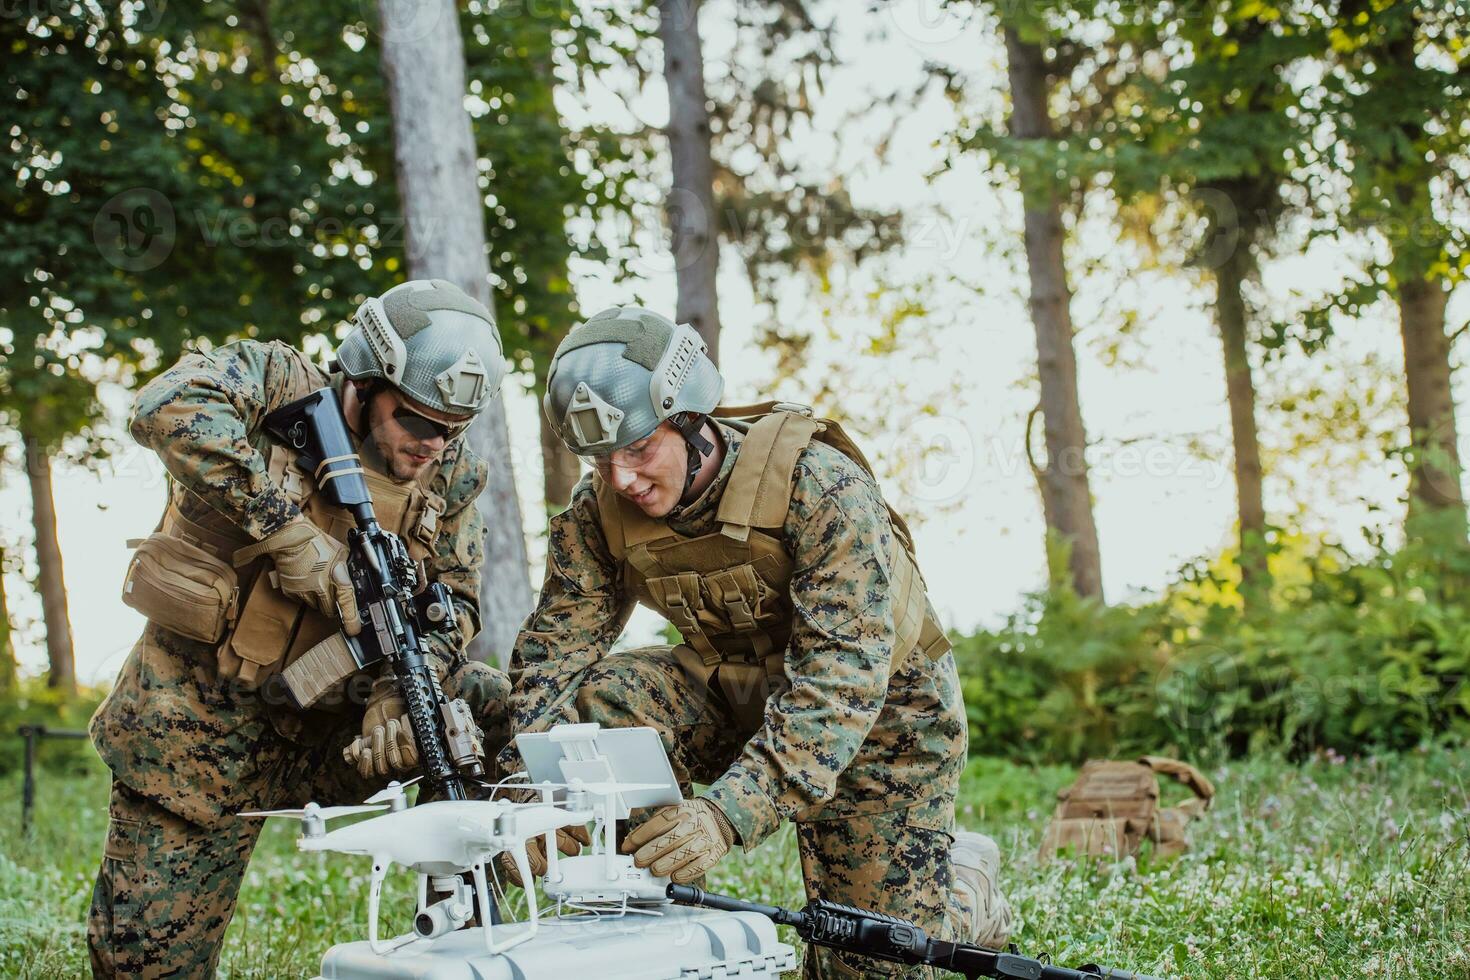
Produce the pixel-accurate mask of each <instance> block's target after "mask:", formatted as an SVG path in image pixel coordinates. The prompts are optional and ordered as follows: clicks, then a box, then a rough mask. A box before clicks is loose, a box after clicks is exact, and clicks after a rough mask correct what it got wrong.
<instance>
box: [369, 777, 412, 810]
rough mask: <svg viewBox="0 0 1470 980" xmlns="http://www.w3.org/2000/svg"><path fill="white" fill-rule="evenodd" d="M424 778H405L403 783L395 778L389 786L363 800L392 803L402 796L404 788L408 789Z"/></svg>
mask: <svg viewBox="0 0 1470 980" xmlns="http://www.w3.org/2000/svg"><path fill="white" fill-rule="evenodd" d="M423 778H424V777H423V776H415V777H413V778H412V779H405V780H404V781H403V782H401V783H400V782H399V781H398V780H396V779H395V780H393V782H391V783H389V784H388V785H387V786H384V787H383V788H382V789H380V790H378V791H377V792H376V793H374V794H373V795H372V796H369V797H368V798H367V799H366V800H363V802H364V803H391V802H393V801H394V800H396V799H398V798H399V797H400V796H402V795H403V791H404V790H406V789H408V788H409V787H410V786H412V785H413V784H414V783H416V782H418V781H419V780H420V779H423Z"/></svg>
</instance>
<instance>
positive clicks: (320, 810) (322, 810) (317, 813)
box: [240, 803, 388, 820]
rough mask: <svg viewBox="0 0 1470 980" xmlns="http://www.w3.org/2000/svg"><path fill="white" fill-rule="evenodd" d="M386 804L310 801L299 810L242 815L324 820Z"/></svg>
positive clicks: (258, 811)
mask: <svg viewBox="0 0 1470 980" xmlns="http://www.w3.org/2000/svg"><path fill="white" fill-rule="evenodd" d="M386 809H388V808H387V807H386V806H370V805H367V804H360V805H357V806H317V805H316V804H315V803H308V804H306V806H304V807H302V808H301V809H299V810H255V811H252V812H250V813H242V814H240V816H242V817H296V818H298V819H301V818H305V817H320V818H321V819H322V820H331V819H333V818H335V817H345V816H348V815H349V814H353V813H374V812H376V811H378V810H386Z"/></svg>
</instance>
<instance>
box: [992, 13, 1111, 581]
mask: <svg viewBox="0 0 1470 980" xmlns="http://www.w3.org/2000/svg"><path fill="white" fill-rule="evenodd" d="M1005 40H1006V53H1007V55H1008V58H1007V62H1008V65H1007V73H1008V75H1009V77H1010V86H1011V119H1010V131H1011V135H1012V136H1014V137H1016V138H1018V139H1050V138H1051V129H1052V126H1051V116H1050V112H1049V110H1048V108H1047V104H1046V102H1047V90H1048V81H1047V74H1046V64H1045V61H1044V60H1043V57H1042V52H1041V49H1040V47H1038V46H1037V45H1035V44H1029V43H1027V42H1025V41H1023V40H1021V38H1020V36H1019V35H1018V34H1017V33H1016V32H1015V30H1014V29H1011V28H1006V30H1005ZM1021 189H1022V191H1023V192H1025V193H1026V206H1025V207H1026V211H1025V225H1026V266H1027V273H1028V275H1029V277H1030V281H1031V300H1030V307H1031V321H1032V324H1033V325H1034V327H1035V329H1036V366H1037V371H1038V373H1039V375H1040V378H1041V414H1042V421H1043V426H1044V434H1045V438H1046V466H1045V467H1044V468H1043V469H1042V470H1041V486H1042V495H1043V498H1044V499H1043V511H1044V512H1045V513H1046V515H1047V523H1048V528H1047V530H1048V533H1049V534H1054V535H1055V536H1057V537H1058V538H1060V539H1061V540H1063V541H1065V542H1066V543H1067V544H1068V546H1069V553H1070V554H1069V564H1068V568H1067V569H1066V572H1067V575H1066V577H1067V579H1068V580H1069V581H1070V582H1071V583H1072V586H1073V588H1075V589H1076V590H1077V593H1078V594H1079V595H1083V596H1093V597H1096V598H1099V599H1100V598H1102V594H1103V590H1102V558H1101V554H1100V552H1099V550H1098V543H1097V525H1096V523H1095V522H1094V520H1093V516H1092V491H1091V488H1090V486H1089V484H1088V478H1087V459H1086V456H1085V452H1086V449H1087V432H1086V430H1085V429H1084V428H1083V425H1082V407H1081V404H1080V402H1079V400H1078V397H1077V354H1076V351H1075V350H1073V348H1072V312H1071V303H1072V292H1071V289H1070V288H1069V287H1068V285H1067V271H1066V264H1065V259H1064V256H1063V252H1062V244H1063V236H1064V232H1063V229H1062V216H1061V209H1060V207H1059V205H1058V202H1057V199H1056V196H1055V194H1054V193H1045V194H1037V193H1036V189H1035V188H1028V187H1025V186H1023V187H1022V188H1021ZM1050 554H1051V549H1048V555H1050ZM1059 571H1061V570H1060V569H1053V574H1054V575H1055V574H1056V573H1057V572H1059Z"/></svg>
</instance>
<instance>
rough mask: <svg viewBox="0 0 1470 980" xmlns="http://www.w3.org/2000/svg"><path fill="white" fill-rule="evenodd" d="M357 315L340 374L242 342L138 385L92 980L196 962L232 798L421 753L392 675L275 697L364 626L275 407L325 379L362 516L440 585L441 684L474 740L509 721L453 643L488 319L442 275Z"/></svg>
mask: <svg viewBox="0 0 1470 980" xmlns="http://www.w3.org/2000/svg"><path fill="white" fill-rule="evenodd" d="M354 321H355V330H354V331H353V332H352V333H351V334H350V335H349V336H348V337H347V339H346V340H344V341H343V343H342V346H341V348H340V350H339V351H338V365H339V371H337V372H335V373H332V374H327V373H324V372H323V371H321V370H320V369H319V368H318V367H316V365H315V364H314V363H313V362H312V361H311V360H310V359H309V358H307V357H306V355H304V354H302V353H301V352H299V351H297V350H295V349H293V348H291V347H288V346H286V345H285V344H281V343H272V344H263V343H257V342H254V341H248V340H247V341H241V342H239V343H236V344H230V345H228V346H225V347H221V348H219V349H218V350H216V351H214V352H213V353H209V354H190V355H188V356H186V357H184V358H183V359H182V360H180V361H179V363H178V364H176V365H174V366H173V367H172V368H170V369H169V370H168V371H165V372H164V373H163V374H161V375H160V376H159V377H157V378H156V379H154V380H153V381H152V382H150V383H149V384H148V385H146V386H145V387H144V388H143V389H142V391H140V392H139V394H138V401H137V405H136V408H135V410H134V414H133V421H132V433H133V437H134V438H135V439H137V440H138V441H139V442H140V443H142V444H143V445H145V446H148V447H149V448H150V449H153V450H154V451H155V452H157V453H158V454H159V456H160V457H161V458H162V460H163V463H164V466H165V467H166V468H167V469H168V473H169V477H170V478H171V479H170V483H171V486H170V493H169V502H168V507H167V509H166V510H165V512H164V515H163V519H162V521H161V522H160V524H159V529H158V531H156V532H155V533H154V534H153V535H152V536H151V537H149V538H148V539H146V540H145V541H144V542H143V544H142V545H141V546H140V547H139V549H138V552H137V555H136V557H135V558H134V560H133V562H132V565H131V567H130V568H129V573H128V580H127V585H126V586H125V590H126V592H125V595H124V598H125V600H127V601H128V602H129V604H130V605H133V606H134V607H135V608H137V609H139V610H140V611H141V612H143V613H144V614H145V615H146V616H147V617H148V619H149V622H148V625H147V627H146V628H145V630H144V632H143V636H142V638H141V639H139V641H138V643H137V645H136V646H134V647H133V650H132V652H131V653H130V654H129V656H128V658H127V661H126V662H125V663H124V664H123V667H122V670H121V672H120V673H119V675H118V679H117V684H116V686H115V687H114V688H113V691H112V693H111V694H110V695H109V696H108V698H107V700H106V701H105V702H103V704H102V706H101V708H99V709H98V711H97V715H96V717H94V718H93V719H92V739H93V742H94V744H95V745H96V747H97V751H98V752H99V753H100V754H101V756H102V759H103V761H104V762H106V763H107V765H108V767H109V768H111V770H112V776H113V782H112V799H111V806H110V816H111V821H110V824H109V827H108V832H107V842H106V850H105V853H104V858H103V862H102V868H101V871H100V872H99V874H98V877H97V884H96V887H95V889H94V891H93V896H92V908H91V914H90V917H89V922H88V929H87V937H88V943H89V946H90V948H91V953H92V967H93V972H94V973H95V974H96V975H98V976H129V977H156V976H171V977H197V976H207V975H210V974H212V973H213V971H214V968H215V964H216V963H217V961H218V958H219V949H220V942H221V940H222V939H223V937H224V932H225V927H226V925H228V923H229V921H230V917H231V915H232V914H233V912H234V907H235V897H236V894H237V892H238V891H239V887H240V880H241V878H242V877H243V875H244V872H245V866H246V863H247V862H248V861H249V858H250V852H251V850H252V848H253V847H254V846H255V840H256V837H257V835H258V834H259V832H260V826H261V822H260V821H259V820H252V819H238V818H237V817H236V814H238V813H240V812H241V811H245V810H259V809H268V808H274V807H290V806H300V805H302V804H304V803H306V802H308V801H310V800H313V799H316V800H323V801H327V802H335V803H340V802H355V801H358V800H361V799H362V798H363V797H364V796H365V795H367V794H369V793H371V792H372V791H373V789H375V788H377V787H379V786H381V785H382V784H383V783H385V782H386V777H387V776H388V775H389V774H390V773H392V772H393V771H394V770H397V769H409V768H412V767H414V766H415V765H416V764H417V760H416V757H415V746H414V744H413V738H412V734H411V729H410V728H409V726H408V721H407V718H406V716H405V715H404V704H403V700H402V698H401V697H399V696H398V694H397V687H396V684H394V683H393V682H392V680H391V678H389V679H387V680H385V679H383V678H381V677H379V678H378V679H377V680H376V681H375V680H374V678H373V676H371V675H358V676H357V677H355V678H352V679H351V680H350V681H349V682H348V685H347V687H348V689H349V690H351V689H353V688H355V689H356V690H357V692H358V693H357V694H356V695H355V699H354V697H341V696H337V697H335V698H333V697H328V698H325V699H324V701H335V703H336V707H335V708H332V709H324V708H320V707H318V708H314V709H312V710H308V711H302V710H299V709H298V708H297V707H296V706H295V704H294V703H293V701H292V698H291V697H289V696H288V695H287V692H286V690H285V684H284V680H283V676H282V671H284V670H287V669H288V668H291V667H292V666H293V664H295V663H297V662H300V663H302V664H304V665H306V666H308V667H312V669H313V670H315V669H316V667H315V665H316V663H317V662H318V661H316V660H315V659H313V658H311V657H308V658H306V659H305V660H302V659H301V658H302V655H303V654H305V653H306V652H307V651H310V650H312V649H313V648H314V647H316V645H317V644H318V643H320V642H322V641H329V640H331V638H333V637H336V636H338V635H339V631H340V630H345V631H347V632H349V633H355V632H357V631H358V629H360V623H359V617H358V611H357V604H356V600H355V597H354V595H353V591H352V587H351V582H350V580H349V579H348V576H347V569H346V547H345V545H344V544H343V542H344V541H345V539H346V532H347V529H348V528H349V527H351V526H352V520H351V518H350V516H349V515H347V514H346V512H344V511H341V510H339V509H338V508H336V507H333V506H331V505H329V504H327V503H326V502H325V500H324V499H323V498H322V496H321V495H319V494H317V493H316V492H315V491H316V485H315V483H314V482H313V474H312V473H309V472H302V471H301V469H299V468H298V467H297V466H296V465H295V454H294V453H293V452H291V451H290V450H289V449H288V448H287V447H285V446H282V445H279V444H277V443H274V442H272V441H271V440H270V439H268V438H267V436H266V434H265V432H264V430H263V427H262V420H263V418H264V417H265V415H266V414H267V413H268V412H270V411H272V410H273V409H276V408H278V407H280V406H282V405H285V404H288V403H290V402H292V401H295V400H296V399H298V398H302V397H304V396H305V395H307V394H309V393H311V392H312V391H314V390H316V389H318V388H321V387H323V386H325V385H328V384H330V385H333V386H334V387H336V389H337V391H338V395H339V397H340V398H341V400H342V405H343V414H344V416H345V417H346V420H347V422H348V426H349V428H350V429H351V430H352V432H353V435H354V439H356V440H360V446H359V452H360V455H361V458H362V461H363V463H364V466H365V467H366V474H365V476H366V479H367V481H368V485H369V488H370V490H371V493H372V497H373V505H374V509H375V510H376V512H377V516H378V519H379V521H380V523H381V524H382V525H383V527H384V528H385V529H387V530H389V531H393V532H395V533H397V534H399V535H400V536H401V537H402V538H403V539H404V542H405V544H406V546H407V548H408V550H409V553H410V555H411V556H412V557H413V558H414V559H416V560H419V561H421V562H422V563H423V567H424V569H425V572H426V575H427V578H428V579H429V580H431V581H438V582H442V583H444V584H445V585H446V586H448V588H449V589H450V590H451V592H452V593H453V595H454V601H455V603H456V607H457V608H456V613H457V615H458V623H459V627H458V630H457V632H455V633H454V634H452V635H445V634H439V635H431V636H430V637H429V643H430V645H431V650H430V653H431V659H432V660H434V661H435V662H436V667H438V668H439V670H440V673H441V678H442V679H443V680H444V683H445V687H446V693H447V694H448V695H449V696H450V697H451V698H453V697H462V698H464V699H465V700H466V701H467V702H469V706H470V709H471V711H472V712H473V714H474V716H475V718H476V719H477V721H478V723H479V725H480V726H481V727H482V728H484V729H485V734H486V741H487V744H488V747H489V749H490V751H491V753H492V754H493V753H494V752H496V751H498V750H499V748H500V746H501V744H503V742H504V740H505V739H506V738H507V737H508V728H507V723H506V717H505V711H506V708H505V702H506V698H507V697H508V694H509V686H510V685H509V682H508V680H507V679H506V677H505V675H504V674H502V673H500V672H499V671H492V670H491V669H489V668H487V667H485V666H483V665H481V664H474V663H470V662H468V661H467V660H466V658H465V656H464V652H463V651H464V646H465V644H466V643H468V641H469V639H470V638H471V637H472V636H473V635H474V634H475V632H476V631H477V629H478V624H479V613H478V608H479V581H480V566H481V564H482V562H483V558H484V555H483V553H482V550H481V548H482V540H483V531H482V525H481V522H480V518H479V516H478V515H477V513H476V511H475V506H474V499H475V497H476V496H477V495H478V494H479V492H480V490H481V489H482V488H483V487H484V485H485V475H486V469H485V464H484V463H483V462H482V461H480V460H479V459H477V458H476V457H475V456H474V455H473V454H472V453H471V452H470V450H469V448H468V447H467V446H466V445H465V441H464V440H463V439H462V438H460V435H461V434H462V433H463V431H464V430H465V428H466V427H467V426H468V425H469V423H470V421H471V420H472V419H473V418H474V417H475V415H476V414H477V413H478V412H479V411H480V410H481V409H482V408H483V407H484V406H485V404H486V403H487V402H488V401H489V399H490V398H491V397H493V395H494V394H495V392H496V390H497V389H498V387H499V383H500V378H501V376H502V374H503V372H504V368H503V364H502V360H501V351H500V340H499V336H498V334H497V332H496V328H495V322H494V320H493V318H492V317H491V315H490V313H489V311H488V310H486V309H485V308H484V307H483V306H482V305H481V304H479V303H477V302H475V301H474V300H473V299H471V298H470V297H469V296H467V295H466V294H465V293H464V292H462V291H461V290H459V289H458V288H456V287H455V286H453V285H452V284H450V283H448V282H444V281H441V280H432V281H423V280H420V281H414V282H409V283H404V284H403V285H401V286H398V287H395V288H394V289H392V290H389V291H388V292H387V293H385V294H384V295H383V296H382V297H381V298H374V299H369V300H368V301H367V302H365V303H363V305H362V306H361V307H360V308H359V310H358V312H357V315H356V316H355V317H354ZM327 648H328V647H318V648H317V649H318V650H321V649H327ZM350 671H351V664H350V663H349V664H348V665H347V672H348V673H350ZM312 679H313V681H314V682H318V683H320V684H321V685H322V686H323V687H327V686H329V685H330V682H333V681H337V680H340V679H341V677H340V675H334V676H331V677H328V676H324V673H323V672H322V671H318V672H317V674H316V675H313V677H312ZM334 691H335V693H336V694H338V695H340V694H341V689H340V688H335V689H334ZM292 692H293V693H299V690H298V688H297V687H295V686H293V687H292ZM364 698H365V699H366V702H367V705H366V710H365V711H364V709H363V707H362V703H363V700H364ZM354 736H356V738H354ZM344 750H345V754H346V756H347V761H346V762H344V759H343V756H344Z"/></svg>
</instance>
